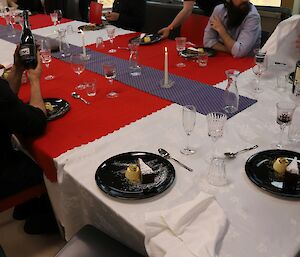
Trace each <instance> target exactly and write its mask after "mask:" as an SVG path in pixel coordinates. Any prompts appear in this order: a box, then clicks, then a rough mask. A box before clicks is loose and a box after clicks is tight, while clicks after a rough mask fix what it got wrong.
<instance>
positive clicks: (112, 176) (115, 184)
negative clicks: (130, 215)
mask: <svg viewBox="0 0 300 257" xmlns="http://www.w3.org/2000/svg"><path fill="white" fill-rule="evenodd" d="M138 158H141V159H142V160H143V161H144V162H145V163H146V164H147V165H148V166H150V167H151V168H152V170H154V171H157V172H158V174H157V176H156V177H155V180H154V183H150V184H141V183H139V184H132V183H130V182H129V181H128V180H127V178H126V177H125V171H126V169H127V167H128V166H129V165H130V164H137V163H138ZM95 179H96V183H97V185H98V187H99V188H100V189H101V190H102V191H104V192H105V193H107V194H109V195H111V196H113V197H117V198H123V199H144V198H148V197H152V196H155V195H158V194H160V193H162V192H164V191H165V190H166V189H167V188H168V187H170V186H171V185H172V183H173V181H174V179H175V169H174V167H173V165H172V164H171V163H170V162H169V161H168V160H166V159H164V158H162V157H161V156H159V155H156V154H153V153H147V152H128V153H122V154H118V155H116V156H113V157H111V158H109V159H107V160H106V161H104V162H103V163H102V164H101V165H100V166H99V167H98V169H97V171H96V175H95Z"/></svg>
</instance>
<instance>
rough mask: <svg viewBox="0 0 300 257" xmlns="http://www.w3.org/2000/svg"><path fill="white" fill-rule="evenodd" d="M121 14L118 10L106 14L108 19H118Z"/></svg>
mask: <svg viewBox="0 0 300 257" xmlns="http://www.w3.org/2000/svg"><path fill="white" fill-rule="evenodd" d="M119 16H120V14H119V13H117V12H108V13H107V14H106V15H105V18H106V20H107V21H117V20H118V19H119Z"/></svg>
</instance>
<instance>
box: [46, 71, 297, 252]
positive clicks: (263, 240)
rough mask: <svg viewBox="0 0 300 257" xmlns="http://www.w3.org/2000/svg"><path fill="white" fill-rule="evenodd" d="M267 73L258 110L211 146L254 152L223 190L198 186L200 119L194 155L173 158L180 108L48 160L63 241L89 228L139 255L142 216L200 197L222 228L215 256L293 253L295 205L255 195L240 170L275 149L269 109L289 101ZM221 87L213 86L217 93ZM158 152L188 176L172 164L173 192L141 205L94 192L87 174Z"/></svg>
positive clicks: (201, 182)
mask: <svg viewBox="0 0 300 257" xmlns="http://www.w3.org/2000/svg"><path fill="white" fill-rule="evenodd" d="M274 74H275V73H271V72H268V73H266V75H265V76H264V77H263V79H262V84H263V87H264V92H263V93H262V94H260V95H259V96H258V103H257V104H255V105H253V106H251V107H250V108H248V109H246V110H245V111H243V112H241V113H239V114H237V115H236V116H234V117H233V118H231V119H230V120H228V121H227V124H226V127H225V132H224V136H223V138H221V139H220V140H219V141H218V142H217V144H218V147H217V148H218V151H219V152H225V151H227V150H237V149H240V148H242V147H245V146H250V145H254V144H258V145H259V148H257V149H255V150H253V151H251V152H247V153H244V154H241V155H239V156H238V157H237V158H236V159H234V160H228V161H226V170H227V175H228V179H229V185H227V186H224V187H214V186H211V185H209V184H208V183H207V181H206V174H207V171H208V166H209V157H210V154H211V144H212V142H211V141H210V138H208V136H207V127H206V117H205V116H203V115H201V114H197V124H196V127H195V130H194V133H193V134H192V140H191V142H193V143H192V144H193V146H194V147H196V148H197V153H196V154H195V155H192V156H183V155H182V154H180V152H179V149H180V148H181V147H182V146H183V145H184V144H185V141H186V138H185V133H184V131H183V129H182V125H181V106H179V105H177V104H172V105H170V106H168V107H166V108H164V109H162V110H160V111H158V112H156V113H153V114H151V115H149V116H147V117H145V118H142V119H141V120H138V121H136V122H134V123H131V124H130V125H128V126H126V127H124V128H121V129H120V130H118V131H115V132H114V133H112V134H109V135H107V136H105V137H103V138H101V139H98V140H95V141H94V142H91V143H89V144H87V145H83V146H80V147H78V148H75V149H73V150H70V151H68V152H66V153H64V154H62V155H61V156H59V157H58V158H56V159H55V162H56V164H57V167H58V172H59V176H60V183H59V184H52V183H50V182H49V181H47V187H48V189H49V194H50V197H51V198H52V202H53V203H55V205H56V206H55V210H56V212H57V214H58V218H59V220H60V222H61V223H62V225H63V226H64V228H65V232H66V238H67V239H68V238H70V236H71V235H72V234H73V233H75V232H76V231H77V230H78V229H79V228H80V227H81V226H82V225H84V224H86V223H91V224H94V225H96V226H97V227H99V228H100V229H101V230H103V231H105V232H107V233H108V234H110V235H112V236H113V237H114V238H116V239H118V240H120V241H121V242H123V243H125V244H127V245H128V246H130V247H132V248H133V249H135V250H137V251H139V252H141V253H143V252H144V233H145V229H144V223H145V214H146V213H147V212H153V211H160V210H163V209H168V208H172V207H174V206H176V205H178V204H181V203H184V202H186V201H187V200H190V199H192V198H194V197H195V196H196V195H198V194H199V192H201V191H204V192H207V193H210V194H213V195H215V197H216V199H217V201H218V203H219V204H220V206H221V207H222V208H223V210H224V211H225V214H226V216H227V218H228V220H229V223H230V225H229V229H228V232H227V234H226V235H225V238H224V241H223V244H222V245H220V246H219V247H220V252H219V255H218V256H219V257H236V256H243V257H253V256H256V257H265V256H272V257H283V256H287V257H293V256H294V255H295V254H296V252H297V251H298V250H299V249H300V215H299V213H300V204H299V202H297V201H291V200H286V199H280V198H276V197H274V196H273V195H270V194H269V193H266V192H264V191H262V190H260V189H259V188H258V187H256V186H255V185H254V184H253V183H252V182H250V180H249V179H248V177H247V176H246V174H245V169H244V165H245V162H246V160H247V158H248V157H249V156H250V155H252V154H254V153H255V152H259V151H262V150H266V149H272V148H275V144H276V143H277V141H278V135H279V127H278V125H277V124H276V107H275V104H276V102H277V101H279V100H289V94H288V93H287V92H286V93H284V94H283V93H280V92H277V91H276V90H275V89H274V88H275V85H276V78H275V76H274ZM253 83H254V76H253V74H252V71H251V70H249V71H246V72H244V73H243V74H242V75H241V76H240V78H239V80H238V87H239V90H240V92H241V94H243V95H249V96H253V95H251V88H253ZM225 84H226V82H222V83H220V84H218V85H217V86H218V87H220V88H224V86H225ZM175 86H176V85H175ZM158 148H165V149H167V150H168V151H169V152H170V153H171V155H172V156H174V157H175V158H178V159H179V160H180V161H182V162H184V163H186V164H187V165H189V166H190V167H192V168H193V169H194V172H188V171H186V170H185V169H183V168H181V167H180V166H178V165H177V164H176V163H173V165H174V167H175V169H176V180H175V182H174V184H173V186H172V187H171V188H170V189H169V190H167V191H166V192H165V193H163V194H161V195H159V196H157V197H154V198H149V199H145V200H141V201H129V200H118V199H114V198H111V197H109V196H107V195H106V194H104V193H103V192H102V191H101V190H100V189H99V188H98V187H97V185H96V183H95V171H96V170H97V168H98V166H99V165H100V164H101V163H102V162H103V161H105V160H106V159H107V158H109V157H111V156H114V155H116V154H119V153H122V152H128V151H147V152H153V153H157V149H158ZM286 148H287V149H291V150H296V151H299V150H300V144H299V143H294V144H287V145H286ZM171 162H172V161H171Z"/></svg>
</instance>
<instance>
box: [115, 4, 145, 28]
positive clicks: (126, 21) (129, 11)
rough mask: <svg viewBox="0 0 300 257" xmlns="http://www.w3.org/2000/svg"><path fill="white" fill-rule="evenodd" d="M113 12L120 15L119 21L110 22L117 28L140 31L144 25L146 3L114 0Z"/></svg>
mask: <svg viewBox="0 0 300 257" xmlns="http://www.w3.org/2000/svg"><path fill="white" fill-rule="evenodd" d="M112 11H113V12H117V13H119V14H120V16H119V19H118V20H117V21H115V22H111V23H112V24H113V25H115V26H117V27H121V28H123V29H129V30H134V31H140V30H141V29H142V27H143V25H144V19H145V12H146V1H145V0H115V1H114V3H113V9H112Z"/></svg>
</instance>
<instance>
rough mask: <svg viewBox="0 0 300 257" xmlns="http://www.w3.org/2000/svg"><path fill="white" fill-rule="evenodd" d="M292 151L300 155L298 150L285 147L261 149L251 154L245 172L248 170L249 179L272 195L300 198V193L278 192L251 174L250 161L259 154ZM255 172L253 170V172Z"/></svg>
mask: <svg viewBox="0 0 300 257" xmlns="http://www.w3.org/2000/svg"><path fill="white" fill-rule="evenodd" d="M276 151H277V152H278V153H280V152H290V153H296V154H297V155H300V153H298V152H295V151H291V150H285V149H269V150H264V151H260V152H257V153H255V154H253V155H251V156H250V157H249V158H248V159H247V161H246V163H245V172H246V175H247V177H248V179H249V180H250V181H251V182H252V183H253V184H254V185H255V186H257V187H258V188H260V189H262V190H263V191H265V192H268V193H270V194H271V195H276V196H278V197H281V198H284V199H294V200H296V199H297V200H300V193H299V194H298V195H295V194H291V193H285V192H278V191H274V190H272V189H271V188H269V187H267V186H265V185H264V184H261V183H259V181H257V180H256V179H255V178H254V177H253V176H251V174H250V173H251V171H250V170H249V169H250V167H249V166H250V162H251V161H252V160H253V159H254V158H255V157H257V156H259V155H261V154H265V153H268V152H276ZM252 173H253V172H252Z"/></svg>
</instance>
